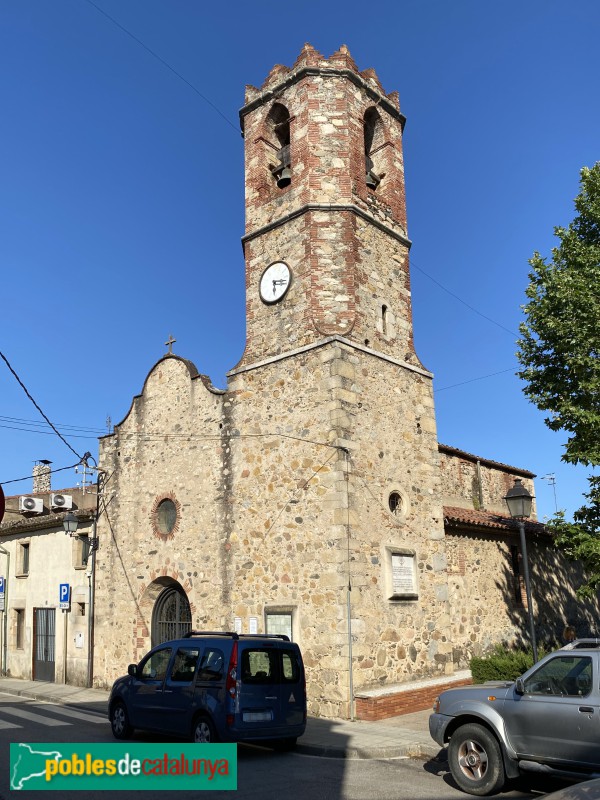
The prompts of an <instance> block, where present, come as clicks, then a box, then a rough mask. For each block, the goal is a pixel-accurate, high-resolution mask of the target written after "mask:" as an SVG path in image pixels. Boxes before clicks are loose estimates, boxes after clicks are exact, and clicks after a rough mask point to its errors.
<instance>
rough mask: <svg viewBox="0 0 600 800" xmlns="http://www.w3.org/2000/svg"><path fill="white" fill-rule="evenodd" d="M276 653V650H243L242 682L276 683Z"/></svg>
mask: <svg viewBox="0 0 600 800" xmlns="http://www.w3.org/2000/svg"><path fill="white" fill-rule="evenodd" d="M277 655H278V653H277V651H276V650H258V649H256V650H255V649H252V650H250V649H249V650H243V651H242V682H243V683H276V682H277V681H276V675H277Z"/></svg>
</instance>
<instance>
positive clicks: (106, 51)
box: [0, 0, 600, 517]
mask: <svg viewBox="0 0 600 800" xmlns="http://www.w3.org/2000/svg"><path fill="white" fill-rule="evenodd" d="M94 3H95V4H96V5H97V6H98V8H100V9H102V10H103V11H104V12H106V14H108V15H110V16H111V17H113V18H114V20H116V22H118V23H119V25H121V26H123V28H125V29H127V31H129V32H130V34H132V35H133V36H135V37H136V38H137V39H138V40H140V41H141V42H142V43H143V44H144V45H145V46H146V47H147V48H149V49H150V50H152V51H154V52H155V53H156V54H157V55H158V56H160V58H161V59H163V60H164V61H165V62H167V63H168V64H169V65H170V67H172V69H173V70H175V71H176V72H178V73H180V75H181V76H183V78H185V80H186V81H188V82H189V83H190V84H192V86H193V87H194V88H192V87H190V86H189V85H188V84H187V83H186V82H184V80H182V79H181V78H180V77H177V75H175V74H174V73H173V71H171V70H170V69H169V68H168V67H167V66H165V65H164V64H163V63H161V62H160V61H159V60H158V59H157V58H156V57H155V56H154V55H152V54H151V53H150V52H149V51H148V49H145V48H144V47H143V46H142V44H140V43H139V42H137V41H135V40H134V39H133V38H132V36H130V35H128V33H126V32H125V31H124V30H123V29H122V28H119V27H118V26H117V25H116V24H115V22H113V21H111V20H110V19H108V18H107V16H105V15H104V14H103V13H101V11H99V10H98V8H96V7H94V5H93V4H92V3H91V2H90V0H52V2H48V1H47V0H4V2H2V4H1V5H0V75H2V79H1V80H2V94H1V96H2V106H1V112H0V120H1V121H0V152H1V163H2V169H1V171H0V264H1V273H0V274H1V284H0V285H1V288H2V298H3V302H2V310H1V313H0V346H1V349H2V351H3V352H4V354H5V355H6V356H7V358H8V359H9V360H10V362H11V363H12V365H13V367H14V368H15V370H16V371H17V372H18V374H19V375H20V377H21V379H22V380H23V382H24V383H25V384H26V386H27V387H28V389H29V391H30V392H31V394H32V395H33V397H34V398H35V399H36V401H37V402H38V403H39V405H40V406H41V407H42V409H43V410H44V412H45V413H46V414H47V415H48V417H49V418H50V419H51V420H52V421H53V422H54V423H55V424H56V425H57V426H59V427H60V430H61V431H62V433H63V434H64V435H65V437H66V438H68V440H69V442H70V443H71V444H72V445H73V447H74V449H75V450H77V451H78V452H79V453H83V452H84V451H85V450H90V451H91V452H92V453H93V454H94V455H96V454H97V443H96V440H95V438H94V437H95V435H96V434H98V433H102V432H105V431H106V419H107V417H108V416H110V418H111V419H112V422H113V423H116V422H119V421H120V420H121V419H122V418H123V417H124V416H125V414H126V413H127V411H128V409H129V406H130V403H131V399H132V397H133V395H135V394H137V393H139V392H140V390H141V388H142V385H143V382H144V379H145V377H146V375H147V373H148V371H149V370H150V369H151V367H152V366H153V364H154V363H155V362H156V361H157V360H158V359H159V358H161V356H162V355H163V354H164V353H165V352H166V348H165V346H164V344H163V342H165V340H166V339H167V337H168V335H169V334H170V333H172V334H173V335H174V336H175V338H176V339H177V344H176V345H175V348H174V350H175V352H176V353H177V354H179V355H181V356H184V357H186V358H189V359H191V360H192V361H193V362H194V363H195V364H196V366H197V367H198V369H199V370H200V372H202V373H205V374H207V375H209V376H210V377H211V379H212V381H213V383H214V384H215V385H217V386H219V387H224V386H225V383H226V381H225V373H226V372H227V371H228V370H229V369H231V368H233V367H234V366H235V364H236V362H237V361H238V359H239V358H240V356H241V354H242V351H243V348H244V336H245V319H244V309H245V306H244V302H245V301H244V262H243V257H242V249H241V245H240V238H241V236H242V234H243V215H244V195H243V141H242V139H241V136H240V133H239V125H238V110H239V108H240V107H241V106H242V105H243V101H244V85H245V84H247V83H250V84H254V85H260V84H261V83H262V82H263V80H264V78H265V77H266V75H267V73H268V72H269V70H270V68H271V67H272V66H273V65H274V64H276V63H281V64H286V65H288V66H291V65H292V64H293V62H294V61H295V59H296V56H297V55H298V53H299V52H300V49H301V48H302V46H303V44H304V42H307V41H308V42H310V43H311V44H312V45H313V46H314V47H316V48H317V49H318V50H319V51H320V52H321V53H323V54H324V55H325V56H329V55H330V54H331V53H332V52H334V51H335V50H337V48H338V47H339V46H340V45H341V44H347V45H348V47H349V49H350V52H351V53H352V55H353V57H354V59H355V61H356V62H357V64H358V66H359V68H360V69H366V68H367V67H374V68H375V70H376V71H377V73H378V75H379V78H380V79H381V81H382V83H383V86H384V87H385V89H386V91H387V92H390V91H393V90H398V91H399V92H400V103H401V109H402V111H403V113H404V114H405V115H406V117H407V119H408V122H407V126H406V130H405V141H404V152H405V161H406V176H407V196H408V197H407V199H408V221H409V235H410V238H411V239H412V241H413V249H412V253H411V260H412V288H413V303H414V323H415V340H416V346H417V350H418V353H419V355H420V358H421V360H422V361H423V363H424V364H425V365H426V366H427V367H428V368H429V369H431V370H432V371H433V372H434V374H435V383H434V387H435V390H436V407H437V421H438V436H439V440H440V441H441V442H443V443H445V444H449V445H452V446H454V447H459V448H462V449H464V450H467V451H469V452H472V453H475V454H478V455H480V456H483V457H485V458H491V459H494V460H498V461H502V462H505V463H508V464H514V465H518V466H522V467H524V468H527V469H531V470H532V471H533V472H536V473H537V474H538V475H539V476H543V475H546V474H548V473H554V474H555V475H556V493H557V499H558V505H559V507H564V508H566V509H567V510H568V511H569V512H572V511H573V510H574V509H575V508H577V507H579V505H581V502H582V497H581V493H582V491H584V490H585V488H586V480H585V478H586V475H587V471H586V470H585V469H583V468H574V467H571V466H567V465H564V464H562V463H561V455H562V452H563V448H562V443H563V441H564V439H565V436H564V435H563V434H553V433H551V432H550V431H548V430H547V429H546V427H545V426H544V422H543V414H542V413H540V412H539V411H537V409H535V408H534V407H532V406H531V405H530V404H528V402H527V400H526V399H525V397H524V395H523V394H522V387H521V385H520V383H519V381H518V379H517V378H516V377H515V376H514V370H515V369H516V367H517V364H516V359H515V356H514V353H515V350H516V346H515V339H516V332H517V330H518V325H519V322H520V320H521V319H522V313H521V310H520V306H521V304H522V303H523V302H524V291H525V287H526V285H527V273H528V269H529V267H528V264H527V260H528V258H530V257H531V255H532V253H533V251H534V250H539V251H541V252H542V253H543V254H549V252H550V248H551V247H552V246H553V244H554V242H555V240H554V237H553V228H554V226H555V225H566V224H568V223H569V222H570V220H571V219H572V218H573V215H574V210H573V199H574V197H575V195H576V194H577V192H578V180H579V170H580V168H581V167H582V166H584V165H590V166H591V165H592V164H593V163H595V161H597V160H598V159H599V158H600V147H599V135H598V131H599V130H600V104H599V103H598V76H599V75H600V70H599V66H600V64H599V62H600V48H599V47H598V30H599V23H600V5H599V4H598V3H597V0H582V1H579V2H578V1H577V0H573V2H571V3H565V2H559V1H557V0H533V1H532V2H528V1H527V0H520V1H519V2H515V1H514V0H504V1H503V2H493V1H492V0H488V2H482V1H481V0H462V1H461V0H454V2H450V0H412V2H408V1H407V0H394V1H393V2H392V1H390V2H370V3H358V2H354V0H349V1H347V2H339V1H338V0H331V2H329V3H324V2H322V0H319V2H314V0H302V1H301V2H297V3H281V2H271V0H268V1H265V0H262V1H261V0H255V2H252V3H248V2H238V1H237V0H234V2H232V3H231V2H230V3H208V2H201V1H200V0H170V1H169V2H168V1H167V0H94ZM203 98H205V99H203ZM207 101H210V102H207ZM211 104H212V105H211ZM215 107H216V109H217V110H215ZM442 287H443V288H442ZM469 306H470V308H469ZM476 312H478V313H476ZM485 376H491V377H485ZM0 392H1V394H0V400H1V401H0V415H1V416H0V482H3V483H4V482H6V481H9V480H11V479H14V478H20V477H23V476H28V475H30V474H31V469H32V466H33V463H34V461H35V460H37V459H43V458H47V459H50V460H52V462H53V467H54V468H60V467H64V466H68V465H70V464H72V463H74V461H75V460H76V459H75V456H74V455H73V454H72V453H71V451H70V450H69V449H68V448H67V447H66V446H65V445H64V444H63V443H62V442H61V441H60V439H58V438H57V437H56V436H55V435H54V434H51V433H50V434H49V432H48V430H49V429H48V428H47V426H45V425H44V424H43V420H42V419H41V417H40V416H39V415H38V412H37V411H36V409H35V408H34V406H33V405H32V404H31V402H30V401H29V400H28V399H27V397H26V395H25V394H24V392H23V391H22V389H21V388H20V387H19V385H18V384H17V382H16V381H15V380H14V378H13V377H12V375H11V374H10V372H9V371H8V369H7V368H6V366H5V365H4V363H3V362H0ZM86 437H88V438H86ZM76 480H77V477H76V476H75V475H74V474H73V473H72V472H63V473H61V474H60V475H57V476H55V477H54V479H53V486H54V488H57V489H58V488H61V487H65V486H70V485H73V484H74V483H75V482H76ZM30 490H31V481H30V480H27V481H24V482H22V483H16V484H7V485H5V491H6V493H7V494H20V493H27V491H30ZM536 491H537V497H538V511H539V515H540V517H543V516H544V515H548V514H551V513H552V512H553V510H554V498H553V491H552V487H551V486H550V485H549V483H547V482H545V481H543V480H540V479H538V481H537V488H536Z"/></svg>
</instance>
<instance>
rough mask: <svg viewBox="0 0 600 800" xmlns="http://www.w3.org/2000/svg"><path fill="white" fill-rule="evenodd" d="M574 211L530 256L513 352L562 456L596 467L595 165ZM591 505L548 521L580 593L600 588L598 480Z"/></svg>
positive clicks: (599, 231) (599, 361) (599, 359)
mask: <svg viewBox="0 0 600 800" xmlns="http://www.w3.org/2000/svg"><path fill="white" fill-rule="evenodd" d="M575 208H576V211H577V215H576V217H575V219H574V220H573V222H571V224H570V225H569V227H568V228H562V227H558V228H555V229H554V233H555V235H556V236H557V238H558V239H559V242H560V243H559V245H558V246H557V247H554V248H553V249H552V259H551V261H550V262H549V263H548V262H547V261H546V259H544V258H542V256H541V255H540V254H539V253H537V252H536V253H534V255H533V258H532V259H531V260H530V261H529V264H530V266H531V268H532V269H531V272H530V273H529V280H530V283H529V286H528V287H527V292H526V294H527V298H528V302H527V304H526V305H525V306H524V311H525V314H526V317H527V319H526V321H525V322H523V323H522V324H521V327H520V331H521V338H520V339H519V342H518V345H519V351H518V353H517V357H518V359H519V361H520V363H521V366H522V370H521V371H520V372H519V373H518V375H519V377H520V378H522V379H523V380H524V381H525V383H526V386H525V389H524V392H525V394H526V396H527V397H528V398H529V399H530V400H531V401H532V402H533V403H534V404H535V405H536V406H537V407H538V408H539V409H540V410H542V411H546V412H548V416H547V417H546V419H545V422H546V424H547V425H548V427H549V428H551V429H552V430H554V431H559V430H563V431H566V432H567V434H568V439H567V442H566V444H565V452H564V455H563V459H564V460H565V461H567V462H569V463H572V464H577V463H582V464H585V465H587V466H593V467H595V466H598V465H599V464H600V162H598V163H597V164H595V166H593V167H591V168H587V167H586V168H584V169H582V170H581V184H580V193H579V194H578V196H577V198H576V199H575ZM585 497H586V499H587V500H588V504H587V505H585V506H583V507H582V508H580V509H579V511H577V512H575V514H574V521H573V522H572V523H569V522H567V521H566V520H565V518H564V515H561V514H559V515H558V516H557V518H556V519H555V520H554V521H553V522H552V523H551V524H550V527H551V528H553V529H554V531H555V533H556V537H557V542H558V543H559V544H560V545H561V546H562V547H564V549H565V552H566V553H567V555H568V556H569V557H570V558H576V559H578V560H581V561H582V562H583V564H584V565H585V566H586V568H587V571H588V575H589V579H588V582H587V583H586V584H585V585H584V586H583V587H582V588H581V592H582V593H584V594H590V593H595V592H596V591H597V590H598V589H599V588H600V479H599V478H597V477H592V478H590V492H589V494H586V495H585Z"/></svg>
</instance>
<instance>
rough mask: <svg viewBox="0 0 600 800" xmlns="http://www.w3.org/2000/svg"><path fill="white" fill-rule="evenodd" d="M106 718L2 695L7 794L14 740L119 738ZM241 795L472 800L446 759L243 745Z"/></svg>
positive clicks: (2, 785)
mask: <svg viewBox="0 0 600 800" xmlns="http://www.w3.org/2000/svg"><path fill="white" fill-rule="evenodd" d="M114 741H115V740H114V739H113V737H112V734H111V731H110V727H109V724H108V721H106V720H105V719H104V717H102V716H100V715H97V714H94V713H91V712H87V711H78V710H74V709H71V708H67V707H65V706H59V705H53V704H50V703H40V702H37V701H33V700H27V699H25V698H21V697H10V696H7V695H2V696H1V697H0V748H1V749H0V753H2V755H1V756H0V758H1V767H2V768H1V769H0V798H1V800H9V798H11V800H12V798H15V797H18V795H17V794H16V793H15V792H14V791H10V787H9V781H10V770H9V749H10V748H9V744H10V743H11V742H48V743H55V744H57V745H58V744H59V743H61V742H62V743H72V742H107V743H112V742H114ZM134 741H135V742H138V743H141V742H160V741H162V740H161V739H160V738H157V737H152V736H149V735H143V734H140V735H136V737H135V739H134ZM557 788H559V784H557V783H556V782H553V783H551V784H548V783H546V784H545V785H544V784H542V783H539V782H538V783H537V784H530V785H525V784H522V785H520V786H517V787H515V788H511V790H510V791H507V792H504V793H503V794H501V795H498V797H502V798H507V800H508V798H532V797H541V796H543V794H544V793H545V792H547V791H554V790H555V789H557ZM81 795H82V792H81V791H73V792H70V791H69V792H61V800H62V799H63V798H65V800H70V798H73V800H75V798H78V800H81ZM228 795H230V793H229V792H226V791H205V792H202V793H200V794H199V793H198V791H197V790H196V791H168V790H167V791H161V790H157V791H152V790H149V791H145V792H144V800H192V798H194V800H198V798H207V800H208V798H213V800H224V798H225V797H227V796H228ZM231 795H233V796H235V797H236V798H237V799H238V800H279V799H280V798H281V799H282V800H286V798H293V800H375V799H376V800H456V799H457V798H462V800H466V798H467V797H468V796H467V795H465V794H463V793H462V792H460V791H459V790H458V789H456V788H455V787H454V785H453V783H452V779H451V778H450V776H449V774H448V772H447V769H446V765H445V763H444V762H433V761H429V762H425V763H423V762H422V761H416V760H411V759H388V760H374V759H373V760H350V759H339V758H320V757H316V756H308V755H301V754H299V753H286V754H282V753H275V752H274V751H272V750H269V749H267V748H259V747H250V746H240V747H239V748H238V790H237V792H235V793H234V792H231ZM85 797H86V799H87V798H91V800H96V798H97V800H107V796H106V793H105V792H102V791H98V792H95V791H86V792H85ZM126 797H127V798H128V800H130V798H131V792H125V791H111V792H110V796H109V798H108V800H125V798H126Z"/></svg>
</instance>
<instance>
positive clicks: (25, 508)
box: [19, 497, 44, 514]
mask: <svg viewBox="0 0 600 800" xmlns="http://www.w3.org/2000/svg"><path fill="white" fill-rule="evenodd" d="M19 511H21V512H22V513H25V514H43V513H44V501H43V500H42V498H41V497H19Z"/></svg>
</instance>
